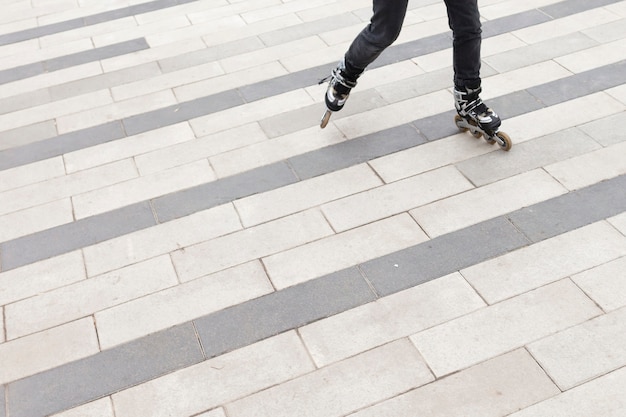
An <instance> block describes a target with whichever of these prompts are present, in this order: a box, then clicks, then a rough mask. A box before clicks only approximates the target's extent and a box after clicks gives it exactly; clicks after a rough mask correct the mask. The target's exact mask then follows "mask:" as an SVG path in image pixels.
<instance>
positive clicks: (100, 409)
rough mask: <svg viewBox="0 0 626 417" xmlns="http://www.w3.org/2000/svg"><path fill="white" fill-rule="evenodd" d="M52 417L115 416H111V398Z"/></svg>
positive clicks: (112, 415)
mask: <svg viewBox="0 0 626 417" xmlns="http://www.w3.org/2000/svg"><path fill="white" fill-rule="evenodd" d="M52 417H115V415H114V414H113V403H112V402H111V397H105V398H101V399H99V400H96V401H93V402H90V403H87V404H84V405H81V406H78V407H76V408H72V409H71V410H67V411H63V412H61V413H58V414H54V416H52Z"/></svg>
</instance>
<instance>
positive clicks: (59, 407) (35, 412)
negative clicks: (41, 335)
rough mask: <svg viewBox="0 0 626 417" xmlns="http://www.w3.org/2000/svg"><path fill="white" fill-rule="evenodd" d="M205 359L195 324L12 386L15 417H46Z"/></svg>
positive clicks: (71, 363) (144, 339)
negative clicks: (195, 330)
mask: <svg viewBox="0 0 626 417" xmlns="http://www.w3.org/2000/svg"><path fill="white" fill-rule="evenodd" d="M202 360H203V355H202V351H201V349H200V345H199V344H198V339H197V337H196V334H195V332H194V329H193V326H192V325H191V324H186V325H183V326H178V327H173V328H171V329H168V330H166V331H163V332H159V333H155V334H153V335H150V336H148V337H145V338H142V339H139V340H138V341H136V342H131V343H128V344H125V345H122V346H119V347H117V348H114V349H110V350H105V351H102V352H100V353H98V354H96V355H93V356H90V357H87V358H85V359H81V360H78V361H75V362H70V363H68V364H66V365H62V366H60V367H57V368H54V369H51V370H49V371H46V372H42V373H39V374H36V375H33V376H31V377H27V378H24V379H21V380H19V381H16V382H12V383H10V384H8V403H9V413H10V414H9V415H10V416H11V417H43V416H47V415H50V414H53V413H55V412H59V411H63V410H67V409H70V408H73V407H76V406H78V405H80V404H84V403H86V402H89V401H93V400H96V399H98V398H101V397H104V396H106V395H110V394H112V393H114V392H118V391H120V390H121V389H124V388H127V387H130V386H133V385H136V384H139V383H142V382H145V381H148V380H151V379H153V378H157V377H159V376H161V375H164V374H168V373H170V372H172V371H175V370H178V369H181V368H184V367H188V366H191V365H193V364H196V363H199V362H201V361H202Z"/></svg>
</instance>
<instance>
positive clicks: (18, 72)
mask: <svg viewBox="0 0 626 417" xmlns="http://www.w3.org/2000/svg"><path fill="white" fill-rule="evenodd" d="M44 72H45V70H44V65H43V63H41V62H35V63H33V64H26V65H21V66H19V67H15V68H9V69H5V70H2V71H0V84H7V83H10V82H13V81H18V80H23V79H25V78H30V77H34V76H36V75H40V74H43V73H44Z"/></svg>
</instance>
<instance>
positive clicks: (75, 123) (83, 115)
mask: <svg viewBox="0 0 626 417" xmlns="http://www.w3.org/2000/svg"><path fill="white" fill-rule="evenodd" d="M176 103H177V101H176V97H175V96H174V94H173V93H172V91H171V90H166V91H159V92H156V93H152V94H148V95H145V96H141V97H137V98H133V99H129V100H125V101H122V102H117V103H113V104H110V103H105V105H103V106H97V107H93V108H91V109H90V110H87V111H81V112H77V113H72V114H68V115H66V116H61V117H58V118H57V129H58V130H59V133H65V132H71V131H75V130H79V129H84V128H87V127H90V126H97V125H100V124H104V123H107V122H110V121H113V120H120V119H124V118H127V117H131V116H135V115H138V114H143V113H147V112H150V111H152V110H158V109H161V108H163V107H166V106H171V105H175V104H176ZM129 134H132V133H129Z"/></svg>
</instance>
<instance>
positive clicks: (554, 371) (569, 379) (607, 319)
mask: <svg viewBox="0 0 626 417" xmlns="http://www.w3.org/2000/svg"><path fill="white" fill-rule="evenodd" d="M624 335H626V309H625V308H622V309H619V310H616V311H613V312H611V313H609V314H606V315H603V316H600V317H597V318H595V319H593V320H589V321H587V322H585V323H583V324H580V325H578V326H576V327H572V328H570V329H567V330H564V331H562V332H559V333H556V334H554V335H552V336H549V337H547V338H545V339H542V340H540V341H537V342H535V343H531V344H530V345H529V346H528V350H529V351H530V353H531V354H532V355H533V356H534V357H535V359H536V360H537V361H538V362H539V364H541V366H542V368H543V369H544V370H545V371H546V372H547V373H548V375H550V377H551V378H552V380H553V381H554V382H555V383H556V384H557V385H558V386H559V388H561V390H563V391H566V390H569V389H571V388H573V387H575V386H577V385H580V384H583V383H585V382H587V381H590V380H592V379H594V378H597V377H599V376H602V375H604V374H607V373H609V372H612V371H614V370H616V369H619V368H622V367H623V366H624V365H626V340H625V339H626V337H625V336H624Z"/></svg>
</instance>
